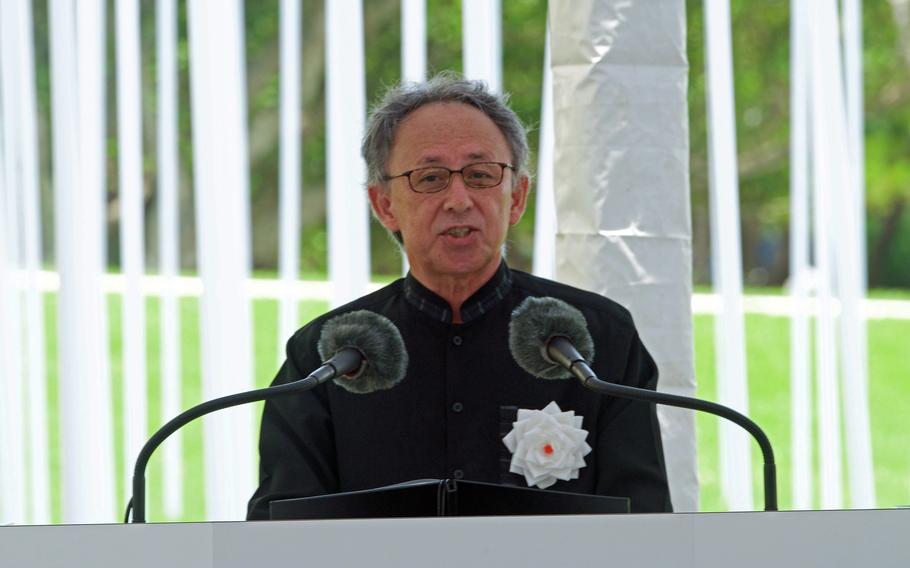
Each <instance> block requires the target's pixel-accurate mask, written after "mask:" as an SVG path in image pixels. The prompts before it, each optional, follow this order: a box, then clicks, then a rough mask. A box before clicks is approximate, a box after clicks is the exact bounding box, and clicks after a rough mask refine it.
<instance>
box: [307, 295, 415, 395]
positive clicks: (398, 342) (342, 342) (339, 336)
mask: <svg viewBox="0 0 910 568" xmlns="http://www.w3.org/2000/svg"><path fill="white" fill-rule="evenodd" d="M346 347H353V348H354V349H357V350H359V351H360V352H361V353H363V355H364V359H365V360H364V362H363V365H362V366H361V368H360V371H359V372H358V373H357V374H356V375H355V376H353V377H347V376H341V377H336V378H335V379H334V380H335V384H337V385H338V386H340V387H343V388H345V389H347V390H349V391H350V392H353V393H358V394H364V393H369V392H373V391H377V390H383V389H389V388H392V387H393V386H395V385H397V384H398V383H399V382H401V380H402V379H404V375H405V372H406V371H407V368H408V352H407V351H406V350H405V347H404V340H403V339H402V338H401V333H400V332H399V331H398V328H397V327H396V326H395V324H394V323H392V322H391V321H389V319H388V318H387V317H385V316H381V315H379V314H377V313H375V312H371V311H368V310H357V311H355V312H348V313H346V314H341V315H340V316H336V317H334V318H332V319H330V320H329V321H327V322H326V323H325V324H324V325H323V326H322V334H321V335H320V336H319V343H318V344H317V349H318V350H319V356H320V357H322V360H323V361H326V360H328V359H329V358H330V357H332V356H333V355H335V353H337V352H338V351H339V350H341V349H344V348H346Z"/></svg>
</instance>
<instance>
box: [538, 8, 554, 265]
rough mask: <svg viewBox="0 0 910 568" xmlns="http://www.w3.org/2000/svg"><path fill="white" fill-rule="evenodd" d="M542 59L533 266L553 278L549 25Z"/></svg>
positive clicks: (551, 85) (551, 95)
mask: <svg viewBox="0 0 910 568" xmlns="http://www.w3.org/2000/svg"><path fill="white" fill-rule="evenodd" d="M543 60H544V63H543V89H542V93H541V97H540V150H539V151H538V153H537V203H536V207H535V213H534V264H533V267H532V270H533V272H534V274H535V275H537V276H540V277H543V278H551V279H552V278H555V277H556V199H555V197H554V196H553V72H552V70H551V69H550V31H549V26H548V28H547V35H546V38H545V39H544V56H543Z"/></svg>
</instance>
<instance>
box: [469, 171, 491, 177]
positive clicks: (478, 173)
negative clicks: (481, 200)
mask: <svg viewBox="0 0 910 568" xmlns="http://www.w3.org/2000/svg"><path fill="white" fill-rule="evenodd" d="M468 177H469V178H471V179H490V178H492V177H493V174H491V173H490V172H486V171H483V170H471V171H469V172H468Z"/></svg>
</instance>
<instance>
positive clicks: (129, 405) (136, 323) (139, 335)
mask: <svg viewBox="0 0 910 568" xmlns="http://www.w3.org/2000/svg"><path fill="white" fill-rule="evenodd" d="M115 7H116V9H115V17H116V37H117V48H116V57H117V146H118V149H117V157H118V166H119V180H120V187H119V202H120V268H121V272H122V273H123V277H124V290H123V296H122V298H123V303H122V308H121V310H122V311H121V315H122V322H123V323H122V328H123V329H122V330H121V334H122V338H123V343H122V345H123V366H122V369H123V371H122V377H123V424H124V432H123V444H124V463H123V466H124V470H123V479H124V480H131V479H132V478H133V465H134V464H135V462H136V458H137V457H138V456H139V451H140V450H141V449H142V445H143V444H144V443H145V441H146V439H147V438H148V426H147V423H148V410H147V408H148V401H147V393H146V388H147V385H146V368H147V365H146V352H145V294H144V293H143V291H142V286H141V281H142V276H143V273H144V272H145V236H144V232H145V229H144V227H145V204H144V201H145V199H144V193H145V191H144V183H143V172H142V163H143V155H142V108H141V102H142V84H141V81H140V53H139V3H138V1H137V0H118V2H116V4H115ZM125 487H129V483H126V484H125Z"/></svg>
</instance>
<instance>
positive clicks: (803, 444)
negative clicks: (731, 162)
mask: <svg viewBox="0 0 910 568" xmlns="http://www.w3.org/2000/svg"><path fill="white" fill-rule="evenodd" d="M806 7H807V4H806V2H805V0H792V2H791V3H790V13H791V23H790V45H791V49H790V281H789V284H790V296H791V298H792V300H793V307H794V309H793V315H792V316H791V317H790V397H791V403H790V422H791V436H790V439H791V443H790V445H791V448H790V456H791V458H790V459H791V461H792V463H793V469H792V484H793V508H794V509H810V508H811V507H812V478H813V472H812V470H813V466H812V416H813V413H812V404H811V403H812V369H811V361H810V353H811V343H810V340H809V312H808V309H807V303H808V300H809V295H810V293H811V291H812V288H811V287H812V283H811V281H810V277H811V267H810V265H809V230H810V227H809V186H808V182H809V172H808V168H809V139H808V113H809V93H808V86H809V85H808V78H807V74H808V65H807V64H808V61H807V57H806V56H807V47H808V43H807V39H808V38H807V33H808V31H809V30H808V28H807V26H808V12H807V11H806Z"/></svg>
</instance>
